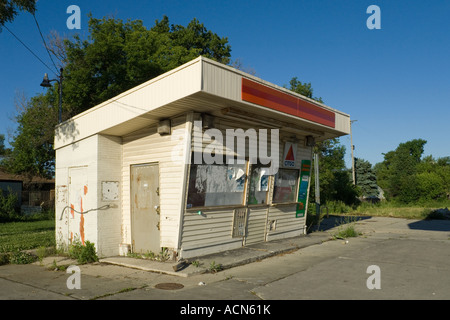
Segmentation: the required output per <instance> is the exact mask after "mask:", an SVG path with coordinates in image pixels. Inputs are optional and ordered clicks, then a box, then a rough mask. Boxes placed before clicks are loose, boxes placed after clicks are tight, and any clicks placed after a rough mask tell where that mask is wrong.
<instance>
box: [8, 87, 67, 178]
mask: <svg viewBox="0 0 450 320" xmlns="http://www.w3.org/2000/svg"><path fill="white" fill-rule="evenodd" d="M51 97H52V95H51V94H48V95H38V96H36V97H33V98H31V99H30V100H27V101H24V102H23V104H24V105H23V106H22V108H23V110H22V112H20V113H19V114H18V115H17V116H16V121H17V125H18V126H17V129H16V134H15V136H14V137H13V138H14V139H13V141H12V143H11V146H12V151H11V152H9V154H8V156H7V157H6V158H5V159H4V160H3V161H2V164H3V166H4V167H5V168H6V170H7V171H9V172H12V173H16V174H22V175H25V176H28V177H29V178H31V177H33V176H41V177H45V178H52V176H53V174H54V162H55V151H54V150H53V137H54V126H55V125H56V124H57V115H58V111H57V107H56V106H57V104H55V101H52V99H51Z"/></svg>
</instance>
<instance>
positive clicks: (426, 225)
mask: <svg viewBox="0 0 450 320" xmlns="http://www.w3.org/2000/svg"><path fill="white" fill-rule="evenodd" d="M408 227H409V228H410V229H413V230H427V231H450V220H420V221H415V222H411V223H409V224H408Z"/></svg>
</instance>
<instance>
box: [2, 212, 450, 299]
mask: <svg viewBox="0 0 450 320" xmlns="http://www.w3.org/2000/svg"><path fill="white" fill-rule="evenodd" d="M350 221H353V223H355V228H356V229H357V231H358V232H360V233H362V235H361V236H360V237H358V238H350V239H348V241H345V240H332V239H333V235H334V234H336V233H337V231H338V230H339V229H340V228H343V227H344V226H345V224H346V223H348V222H349V219H348V218H346V217H333V216H331V217H330V218H328V219H324V220H323V221H322V222H321V224H320V226H319V230H316V231H313V232H311V233H310V234H308V235H306V236H301V237H296V238H290V239H284V240H278V241H271V242H266V243H260V244H256V245H251V246H248V247H243V248H240V249H236V250H230V251H225V252H221V253H218V254H213V255H208V256H203V257H199V258H197V259H195V260H196V261H197V263H196V264H195V265H194V264H190V265H188V266H187V267H186V268H184V269H182V270H180V271H178V272H175V271H174V269H173V266H174V265H175V264H176V263H175V262H157V261H150V260H144V259H134V258H129V257H110V258H104V259H101V260H100V262H99V263H93V264H87V265H81V266H79V267H80V269H81V289H80V290H70V289H69V288H68V286H67V281H68V278H69V277H70V274H68V273H67V272H66V271H64V270H63V271H58V269H57V268H55V266H69V265H75V264H76V261H73V260H70V259H67V258H65V257H47V258H45V259H44V260H43V261H42V263H40V262H36V263H34V264H31V265H4V266H0V287H1V290H0V300H9V299H15V300H25V299H26V300H30V299H39V300H62V299H72V300H73V299H81V300H87V299H145V300H164V299H165V300H177V299H189V300H190V299H193V297H195V299H220V300H222V299H242V300H258V299H290V298H292V297H294V298H295V297H299V298H301V299H304V298H305V295H303V294H302V295H299V293H298V292H309V293H311V297H319V298H323V297H325V298H326V299H328V298H329V297H335V296H339V295H337V293H336V292H337V291H338V292H339V294H341V295H342V292H349V294H350V293H351V292H354V293H353V295H350V297H351V298H353V297H365V296H364V294H366V296H367V297H372V296H375V293H373V292H372V293H370V292H369V294H371V295H368V293H367V292H366V291H369V290H367V288H365V279H364V277H367V275H366V273H365V269H364V268H363V269H364V270H363V273H362V275H360V277H361V279H359V280H355V279H353V278H349V279H345V281H348V282H345V283H344V285H346V286H344V287H342V284H341V283H337V284H336V280H335V279H340V278H342V275H343V273H342V272H343V270H346V272H344V274H345V275H346V276H347V277H350V276H354V274H355V271H354V270H357V268H356V267H355V266H356V265H358V266H359V264H360V265H361V266H365V264H367V263H368V261H369V260H370V261H371V262H370V264H373V263H374V264H380V265H382V267H383V281H384V282H383V283H384V284H387V283H392V284H396V285H397V287H398V288H399V289H396V290H400V289H402V288H405V286H406V285H408V284H410V283H411V279H416V280H415V281H416V282H417V284H416V285H415V287H414V288H409V287H408V290H406V291H407V292H408V293H411V294H410V295H405V297H406V298H408V299H409V298H414V297H422V296H423V295H420V294H422V293H421V292H420V290H422V288H426V286H427V284H428V285H429V283H430V281H431V280H433V279H434V280H433V281H434V282H433V283H435V284H436V286H437V285H439V286H440V287H438V289H439V290H440V291H439V290H437V289H434V288H433V290H435V291H433V293H434V292H436V295H435V296H436V297H442V296H444V297H447V295H446V294H447V290H450V286H449V287H447V282H448V281H447V280H446V278H445V279H444V278H442V274H443V273H445V272H447V269H448V267H447V266H449V265H450V250H447V249H446V248H447V246H448V244H450V242H449V241H450V221H449V220H431V221H426V220H407V219H398V218H384V217H358V218H356V219H350ZM369 248H370V250H368V249H369ZM385 248H388V249H385ZM256 261H260V263H254V262H256ZM372 261H373V262H372ZM212 264H213V265H214V266H219V265H221V267H222V268H223V270H224V271H221V272H217V273H212V272H210V271H211V270H210V269H211V265H212ZM336 265H339V266H340V269H339V268H337V267H336ZM361 266H359V267H361ZM366 267H367V266H366ZM361 268H362V267H361ZM361 268H359V269H361ZM399 268H400V269H399ZM405 268H406V269H407V270H408V272H407V273H401V272H400V273H399V272H398V270H405ZM430 268H431V269H430ZM391 269H392V270H391ZM432 277H434V278H433V279H431V278H432ZM299 279H300V280H299ZM305 279H306V280H305ZM312 279H314V281H312ZM430 279H431V280H430ZM444 280H445V281H444ZM296 281H297V282H296ZM355 281H357V283H356V282H355ZM421 281H423V282H421ZM310 282H311V283H310ZM167 283H168V284H170V285H171V286H172V287H176V285H179V286H180V287H182V289H181V290H162V289H159V288H158V285H161V284H167ZM203 283H205V284H206V285H203ZM296 283H297V287H296V286H295V285H296ZM299 283H301V285H300V287H301V290H300V289H298V286H299ZM361 283H362V284H363V286H362V287H363V288H362V289H361V288H360V289H358V290H361V292H359V291H355V290H356V289H355V288H357V287H358V286H359V287H361ZM199 284H201V285H200V286H199ZM349 284H352V286H351V287H349ZM308 285H309V287H308ZM441 285H442V286H441ZM449 285H450V283H449ZM324 288H326V290H325V289H324ZM342 288H345V289H351V290H347V291H345V290H344V291H343V290H341V289H342ZM305 290H306V291H305ZM333 290H334V291H333ZM389 290H390V289H389V287H388V286H386V285H383V290H382V291H383V292H382V293H384V294H386V295H385V296H383V297H389V298H392V297H394V298H395V297H397V296H398V295H397V293H399V294H405V293H404V291H405V290H403V289H402V290H403V291H395V290H394V289H392V292H391V291H389ZM414 290H416V291H417V292H416V291H414ZM430 290H431V289H430ZM430 290H428V291H430ZM436 290H437V291H436ZM428 291H427V292H428ZM324 292H325V293H327V292H330V293H333V294H334V295H329V296H327V295H324ZM449 292H450V291H449ZM313 293H314V294H316V295H313ZM339 297H342V296H339ZM345 297H347V296H345ZM448 297H450V296H448Z"/></svg>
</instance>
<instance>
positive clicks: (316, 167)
mask: <svg viewBox="0 0 450 320" xmlns="http://www.w3.org/2000/svg"><path fill="white" fill-rule="evenodd" d="M314 178H315V181H314V182H315V185H316V190H315V191H316V192H315V196H316V199H315V200H316V216H317V222H318V223H319V221H320V186H319V153H318V152H316V153H314Z"/></svg>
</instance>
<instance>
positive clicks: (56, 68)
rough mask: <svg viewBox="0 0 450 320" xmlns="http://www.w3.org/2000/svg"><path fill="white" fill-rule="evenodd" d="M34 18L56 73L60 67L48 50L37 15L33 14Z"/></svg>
mask: <svg viewBox="0 0 450 320" xmlns="http://www.w3.org/2000/svg"><path fill="white" fill-rule="evenodd" d="M32 16H33V18H34V22H36V26H37V28H38V31H39V34H40V35H41V39H42V42H44V47H45V50H46V51H47V53H48V56H49V57H50V60H51V61H52V63H53V66H54V67H55V70H56V72H58V67H57V66H56V64H55V61H54V60H53V58H52V55H51V54H50V51H49V50H48V47H47V42H45V39H44V36H43V35H42V32H41V27H40V26H39V23H38V21H37V19H36V15H35V14H34V13H32Z"/></svg>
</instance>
